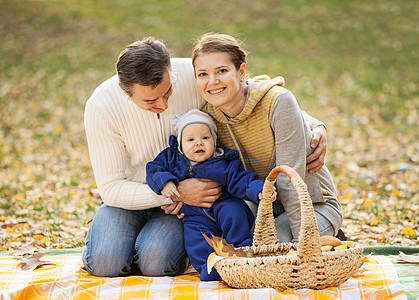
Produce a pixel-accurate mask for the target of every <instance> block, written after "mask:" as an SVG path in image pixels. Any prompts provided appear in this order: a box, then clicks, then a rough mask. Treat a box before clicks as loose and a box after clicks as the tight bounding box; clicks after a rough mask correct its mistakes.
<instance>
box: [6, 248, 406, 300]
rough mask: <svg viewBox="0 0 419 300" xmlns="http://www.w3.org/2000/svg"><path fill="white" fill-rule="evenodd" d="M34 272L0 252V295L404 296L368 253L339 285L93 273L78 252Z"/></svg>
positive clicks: (386, 267) (384, 265)
mask: <svg viewBox="0 0 419 300" xmlns="http://www.w3.org/2000/svg"><path fill="white" fill-rule="evenodd" d="M42 260H45V261H50V262H52V263H54V264H55V265H45V266H43V267H42V268H39V269H37V270H34V271H23V270H21V269H20V267H19V266H18V265H19V261H18V260H17V259H15V258H13V257H0V299H1V300H3V299H5V300H6V299H83V300H84V299H257V300H263V299H287V300H288V299H320V300H321V299H351V300H354V299H406V295H405V293H404V290H403V286H402V285H401V284H400V282H399V278H398V276H397V272H396V270H395V268H394V266H393V264H392V263H391V261H390V260H389V259H388V258H387V257H385V256H372V257H370V258H369V259H368V260H366V261H365V263H364V265H363V266H362V268H361V269H360V271H359V272H358V273H357V274H355V275H354V276H353V277H352V278H350V279H349V280H348V281H347V282H345V283H344V284H342V285H341V286H339V287H335V288H328V289H325V290H321V291H315V290H310V289H300V290H293V291H285V292H278V291H276V290H275V289H269V288H265V289H233V288H230V287H229V286H227V285H226V284H225V283H223V282H215V281H213V282H201V281H200V280H199V276H198V274H197V273H196V272H193V269H190V270H189V272H187V273H186V274H184V275H181V276H176V277H145V276H128V277H116V278H104V277H94V276H91V275H89V274H88V273H87V272H86V271H85V270H84V269H83V268H82V261H81V256H80V255H76V256H44V257H43V258H42Z"/></svg>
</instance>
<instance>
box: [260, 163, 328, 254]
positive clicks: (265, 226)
mask: <svg viewBox="0 0 419 300" xmlns="http://www.w3.org/2000/svg"><path fill="white" fill-rule="evenodd" d="M281 172H282V173H285V175H287V176H288V177H289V179H290V180H291V183H292V184H293V186H294V188H295V189H296V190H297V193H298V198H299V200H300V207H301V227H300V236H299V245H298V250H297V253H298V256H299V257H300V258H306V259H308V260H318V259H321V257H322V252H321V248H320V240H319V229H318V227H317V221H316V216H315V213H314V208H313V203H312V201H311V197H310V194H309V193H308V191H307V185H306V184H305V182H304V181H303V180H302V179H301V177H300V175H298V173H297V172H296V171H295V170H294V169H293V168H291V167H289V166H285V165H282V166H277V167H275V168H274V169H272V170H271V172H270V173H269V175H268V177H267V178H266V180H265V184H264V186H263V191H262V200H261V201H260V202H259V207H258V213H257V217H256V221H255V230H254V234H253V245H255V246H261V245H269V244H278V243H279V241H278V238H277V233H276V229H275V220H274V217H273V211H272V192H273V185H274V183H275V180H276V178H277V177H278V175H279V174H280V173H281Z"/></svg>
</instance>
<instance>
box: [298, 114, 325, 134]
mask: <svg viewBox="0 0 419 300" xmlns="http://www.w3.org/2000/svg"><path fill="white" fill-rule="evenodd" d="M301 112H302V114H303V117H304V120H305V122H306V123H307V124H308V126H310V129H311V130H313V129H314V128H316V127H317V126H320V125H321V126H324V127H325V128H326V125H325V124H324V123H323V122H321V121H319V120H317V119H316V118H313V117H312V116H310V115H309V114H307V113H306V112H305V111H304V110H302V111H301Z"/></svg>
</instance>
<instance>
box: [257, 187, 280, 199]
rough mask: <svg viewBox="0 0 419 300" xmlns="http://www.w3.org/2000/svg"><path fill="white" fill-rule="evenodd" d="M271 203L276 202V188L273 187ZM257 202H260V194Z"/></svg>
mask: <svg viewBox="0 0 419 300" xmlns="http://www.w3.org/2000/svg"><path fill="white" fill-rule="evenodd" d="M271 199H272V202H274V201H275V200H276V187H273V193H272V198H271ZM259 200H262V192H260V193H259Z"/></svg>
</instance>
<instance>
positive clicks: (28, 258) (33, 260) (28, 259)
mask: <svg viewBox="0 0 419 300" xmlns="http://www.w3.org/2000/svg"><path fill="white" fill-rule="evenodd" d="M44 255H45V254H44V253H36V254H26V255H24V256H22V257H20V261H22V262H21V263H20V264H19V265H18V266H19V267H20V268H21V269H22V270H23V271H33V270H35V269H38V268H40V267H42V266H45V265H55V264H54V263H52V262H50V261H42V260H39V259H40V258H41V257H43V256H44Z"/></svg>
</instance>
